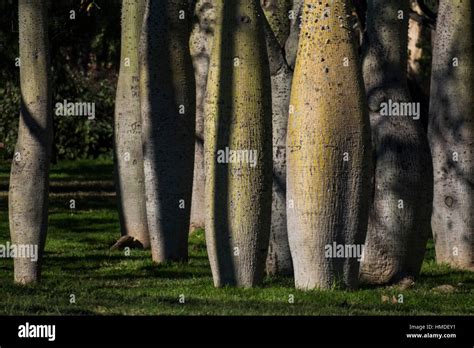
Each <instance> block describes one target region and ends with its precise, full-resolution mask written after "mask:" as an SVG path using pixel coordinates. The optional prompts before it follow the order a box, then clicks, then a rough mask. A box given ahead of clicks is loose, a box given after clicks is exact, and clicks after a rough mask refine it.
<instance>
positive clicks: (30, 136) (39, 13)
mask: <svg viewBox="0 0 474 348" xmlns="http://www.w3.org/2000/svg"><path fill="white" fill-rule="evenodd" d="M46 9H47V4H46V2H44V1H41V0H19V1H18V13H19V32H20V60H21V66H20V85H21V94H22V100H21V110H20V123H19V128H18V140H17V144H16V147H15V154H14V159H13V162H12V167H11V174H10V190H9V196H8V199H9V202H8V205H9V221H10V234H11V239H12V243H13V244H15V245H17V246H23V247H28V248H33V251H34V249H35V248H37V252H38V259H37V260H36V261H33V260H32V259H30V258H15V260H14V278H15V282H16V283H20V284H29V283H34V282H37V281H39V280H40V276H41V261H42V258H43V250H44V245H45V241H46V231H47V227H48V192H49V165H50V158H51V142H52V114H51V107H52V105H51V85H50V79H49V77H50V70H49V69H50V66H49V47H48V45H49V43H48V19H47V14H46Z"/></svg>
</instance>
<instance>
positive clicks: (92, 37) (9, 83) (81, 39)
mask: <svg viewBox="0 0 474 348" xmlns="http://www.w3.org/2000/svg"><path fill="white" fill-rule="evenodd" d="M120 3H121V2H120V1H118V0H114V1H107V2H105V1H81V0H66V1H55V2H54V3H53V2H51V3H50V6H49V38H50V54H51V69H52V71H51V80H52V81H51V82H52V87H53V100H52V101H53V105H52V106H53V109H52V112H53V120H54V148H53V156H54V158H59V159H76V158H97V157H99V156H106V157H111V156H112V147H113V115H114V103H115V88H116V83H117V82H116V81H117V74H118V63H119V54H120ZM91 4H92V7H91V6H90V5H91ZM17 8H18V3H17V0H9V1H8V2H1V4H0V12H1V13H2V16H0V60H1V62H2V64H1V65H0V143H4V145H5V149H4V150H3V151H2V152H0V158H3V159H6V158H11V157H12V155H13V149H14V147H15V142H16V137H17V131H18V118H19V108H20V89H19V76H18V75H19V69H18V67H15V58H16V57H17V56H18V18H17V14H18V10H17ZM70 11H74V14H75V19H70V15H71V12H70ZM4 13H5V16H4V15H3V14H4ZM63 100H67V101H68V102H89V103H95V113H96V117H95V119H94V120H88V119H87V117H62V116H56V115H54V105H55V104H56V103H57V102H63Z"/></svg>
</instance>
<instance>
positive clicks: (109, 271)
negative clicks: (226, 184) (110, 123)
mask: <svg viewBox="0 0 474 348" xmlns="http://www.w3.org/2000/svg"><path fill="white" fill-rule="evenodd" d="M9 169H10V168H9V164H8V163H5V162H4V163H0V243H1V244H5V243H6V241H8V240H9V239H10V238H9V231H8V212H7V211H8V209H7V196H6V192H5V189H6V188H7V187H8V172H9ZM112 172H113V165H112V163H111V161H106V160H101V161H76V162H71V161H69V162H62V163H59V164H57V165H54V166H53V167H52V174H51V178H52V182H51V197H50V210H49V231H48V240H47V244H46V254H45V259H44V265H43V279H42V282H41V284H39V285H35V286H27V287H25V286H17V285H14V284H13V282H12V279H13V262H12V260H11V259H0V314H2V315H27V314H29V315H31V314H39V315H46V314H50V315H74V314H84V315H100V314H104V315H119V314H128V315H160V314H165V315H437V314H446V315H457V314H458V315H466V314H473V313H474V294H473V290H474V273H473V272H463V271H458V270H453V269H450V268H449V267H448V266H439V265H436V264H435V262H434V250H433V244H432V243H431V242H430V244H429V246H428V252H427V255H426V259H425V262H424V264H423V269H422V274H421V277H420V279H419V280H418V281H417V282H416V284H415V286H414V287H412V288H410V289H406V290H400V289H397V288H394V287H367V286H363V287H362V288H361V289H360V290H358V291H340V290H333V291H308V292H302V291H297V290H295V289H294V288H293V281H292V279H290V278H267V279H266V280H265V283H264V285H263V287H261V288H255V289H234V288H222V289H215V288H214V287H213V285H212V276H211V271H210V268H209V263H208V260H207V256H206V247H205V238H204V232H203V231H198V232H196V233H195V234H193V235H192V236H191V239H190V245H189V251H190V260H189V262H188V263H186V264H176V263H170V264H167V265H154V264H153V263H152V262H151V255H150V252H149V251H143V250H132V251H131V255H130V256H126V255H125V253H124V252H123V251H114V252H110V251H109V247H110V246H111V245H112V244H113V243H114V242H115V241H116V239H117V238H118V237H119V223H118V215H117V211H116V202H115V195H114V194H113V192H114V190H113V183H112ZM70 199H75V200H76V209H75V210H74V211H71V209H70V208H69V200H70ZM443 284H450V285H453V286H454V287H455V288H456V290H455V291H454V292H452V293H440V292H437V291H434V290H433V288H434V287H436V286H439V285H443ZM72 294H73V295H74V296H75V299H76V303H75V304H71V303H70V298H71V295H72ZM181 294H183V295H184V299H185V303H184V304H183V303H180V301H179V299H180V295H181ZM399 294H402V295H403V303H395V304H394V303H392V301H391V299H392V296H396V297H397V298H398V296H399ZM290 295H293V296H294V303H289V301H288V300H289V298H290ZM382 296H388V297H389V298H390V301H385V302H382Z"/></svg>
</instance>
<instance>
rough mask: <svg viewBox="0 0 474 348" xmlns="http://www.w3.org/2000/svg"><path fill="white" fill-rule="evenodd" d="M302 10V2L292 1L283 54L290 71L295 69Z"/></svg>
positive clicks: (299, 0)
mask: <svg viewBox="0 0 474 348" xmlns="http://www.w3.org/2000/svg"><path fill="white" fill-rule="evenodd" d="M302 9H303V0H293V7H292V9H291V16H290V34H289V36H288V39H287V40H286V42H285V54H286V61H287V64H288V66H290V67H291V70H294V69H295V63H296V54H297V52H298V43H299V36H300V29H301V15H302Z"/></svg>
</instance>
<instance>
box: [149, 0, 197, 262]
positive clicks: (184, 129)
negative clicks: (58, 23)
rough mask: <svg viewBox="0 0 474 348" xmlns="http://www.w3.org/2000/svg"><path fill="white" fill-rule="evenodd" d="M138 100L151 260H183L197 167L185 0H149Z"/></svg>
mask: <svg viewBox="0 0 474 348" xmlns="http://www.w3.org/2000/svg"><path fill="white" fill-rule="evenodd" d="M143 21H144V22H143V27H142V34H141V35H142V36H141V42H140V46H141V47H140V102H141V116H142V136H143V138H142V140H143V155H144V173H145V192H146V210H147V222H148V231H149V235H150V246H151V251H152V256H153V260H154V261H155V262H166V261H170V260H177V261H184V260H186V259H187V257H188V233H189V220H190V208H191V192H192V182H193V167H194V134H195V102H196V101H195V82H194V71H193V67H192V60H191V55H190V51H189V36H190V31H191V7H190V4H189V2H188V1H186V0H174V1H171V0H170V1H153V0H148V1H147V3H146V9H145V17H144V20H143Z"/></svg>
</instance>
